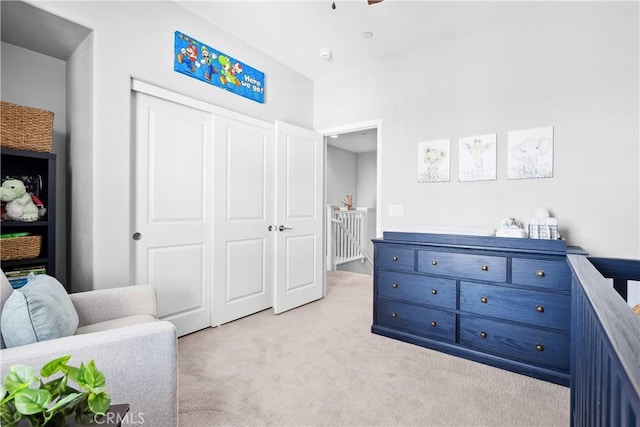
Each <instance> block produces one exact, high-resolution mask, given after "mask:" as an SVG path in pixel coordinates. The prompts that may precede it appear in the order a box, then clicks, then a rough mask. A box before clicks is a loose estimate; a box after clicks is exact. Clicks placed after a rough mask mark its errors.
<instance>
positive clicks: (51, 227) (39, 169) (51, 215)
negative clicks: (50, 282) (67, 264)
mask: <svg viewBox="0 0 640 427" xmlns="http://www.w3.org/2000/svg"><path fill="white" fill-rule="evenodd" d="M0 155H1V157H2V164H1V167H2V168H1V169H0V171H1V177H2V181H4V180H5V179H6V178H7V177H16V176H24V175H26V176H40V177H41V178H42V186H41V190H40V191H39V194H37V196H38V198H39V199H40V200H41V201H42V203H43V204H44V207H45V208H46V210H47V211H46V214H45V216H44V217H43V218H42V219H41V220H38V221H34V222H21V221H12V220H4V219H3V220H2V222H0V224H1V229H2V230H1V231H2V233H3V234H4V233H11V232H29V233H32V234H36V235H41V236H42V248H41V250H40V255H39V256H38V257H37V258H33V259H24V260H10V261H2V270H3V271H5V272H7V271H12V270H21V269H24V268H29V267H35V266H40V265H44V266H45V268H46V270H47V274H49V275H51V276H55V273H56V154H53V153H40V152H36V151H25V150H15V149H10V148H0Z"/></svg>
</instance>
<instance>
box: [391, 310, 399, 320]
mask: <svg viewBox="0 0 640 427" xmlns="http://www.w3.org/2000/svg"><path fill="white" fill-rule="evenodd" d="M391 317H393V318H394V319H395V318H396V317H398V313H396V312H395V311H394V312H392V313H391Z"/></svg>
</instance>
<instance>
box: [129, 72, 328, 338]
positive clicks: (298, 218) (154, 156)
mask: <svg viewBox="0 0 640 427" xmlns="http://www.w3.org/2000/svg"><path fill="white" fill-rule="evenodd" d="M132 87H133V98H134V101H135V118H134V122H135V125H134V126H135V142H134V146H135V150H134V162H133V167H134V171H133V179H134V180H135V183H134V186H133V193H134V202H133V207H134V210H135V212H134V214H133V216H132V226H131V233H132V237H131V239H132V240H131V244H132V251H131V253H132V256H133V261H132V269H133V271H132V273H131V276H132V278H133V280H134V281H135V282H136V283H149V284H151V285H153V286H154V288H155V289H156V291H157V297H158V311H159V315H160V317H161V318H162V319H166V320H170V321H172V322H173V323H174V324H175V325H176V328H177V330H178V335H179V336H181V335H185V334H188V333H191V332H194V331H197V330H199V329H203V328H206V327H209V326H218V325H221V324H223V323H227V322H230V321H232V320H236V319H239V318H241V317H244V316H248V315H250V314H253V313H256V312H258V311H261V310H264V309H268V308H270V307H273V308H274V311H275V313H281V312H283V311H286V310H290V309H292V308H295V307H298V306H300V305H303V304H306V303H308V302H311V301H314V300H316V299H319V298H322V296H323V294H324V268H323V262H324V258H323V253H324V251H323V246H324V245H323V242H324V239H323V225H324V223H323V215H324V209H323V206H324V201H323V195H324V192H323V185H324V177H323V174H324V150H323V148H324V147H323V140H322V135H320V134H318V133H315V132H312V131H309V130H307V129H302V128H299V127H296V126H293V125H289V124H287V123H282V122H277V124H276V125H275V126H274V125H273V124H271V123H267V122H263V121H260V120H257V119H253V118H250V117H246V116H243V115H241V114H237V113H234V112H231V111H228V110H224V109H221V108H218V107H215V106H213V105H211V104H208V103H205V102H202V101H198V100H194V99H191V98H188V97H186V96H183V95H179V94H175V93H173V92H169V91H166V90H164V89H160V88H155V87H152V86H151V85H148V84H146V83H142V82H137V81H134V82H133V86H132ZM153 95H156V96H153Z"/></svg>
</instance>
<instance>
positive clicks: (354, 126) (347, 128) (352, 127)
mask: <svg viewBox="0 0 640 427" xmlns="http://www.w3.org/2000/svg"><path fill="white" fill-rule="evenodd" d="M365 129H376V237H379V236H382V224H381V222H382V221H381V219H382V209H381V205H380V203H381V200H382V119H375V120H369V121H366V122H359V123H351V124H348V125H342V126H336V127H332V128H328V129H320V130H318V132H319V133H321V134H322V135H323V136H324V137H325V140H324V158H325V162H324V200H325V206H326V203H327V202H326V201H327V161H326V159H327V137H328V136H329V135H335V134H341V133H347V132H357V131H359V130H365ZM325 211H326V209H325ZM325 236H326V233H325ZM325 240H326V238H325Z"/></svg>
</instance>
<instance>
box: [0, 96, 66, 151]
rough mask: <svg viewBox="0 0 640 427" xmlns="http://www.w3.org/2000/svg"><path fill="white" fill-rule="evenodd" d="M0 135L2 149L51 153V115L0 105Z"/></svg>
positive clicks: (31, 109)
mask: <svg viewBox="0 0 640 427" xmlns="http://www.w3.org/2000/svg"><path fill="white" fill-rule="evenodd" d="M0 123H2V131H1V134H0V138H1V140H2V141H1V142H2V147H3V148H15V149H18V150H27V151H40V152H43V153H48V152H50V151H51V143H52V135H53V113H52V112H51V111H47V110H40V109H38V108H33V107H25V106H22V105H16V104H11V103H9V102H4V101H2V102H1V103H0Z"/></svg>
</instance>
